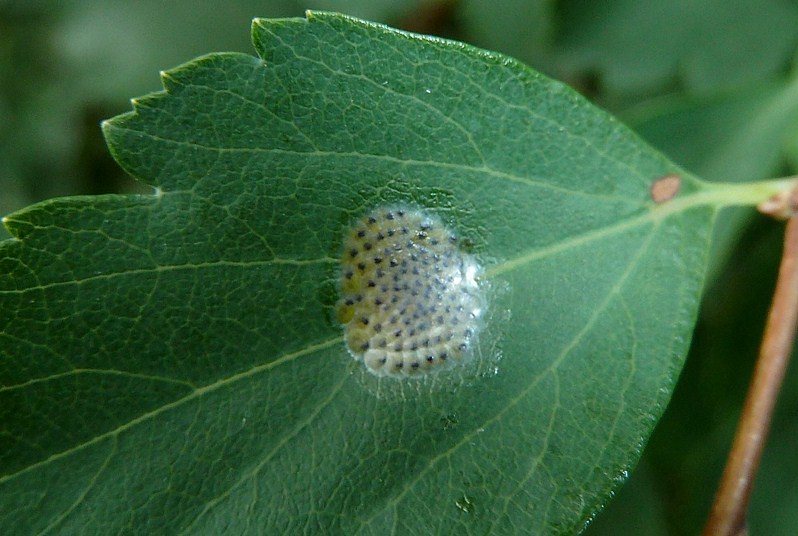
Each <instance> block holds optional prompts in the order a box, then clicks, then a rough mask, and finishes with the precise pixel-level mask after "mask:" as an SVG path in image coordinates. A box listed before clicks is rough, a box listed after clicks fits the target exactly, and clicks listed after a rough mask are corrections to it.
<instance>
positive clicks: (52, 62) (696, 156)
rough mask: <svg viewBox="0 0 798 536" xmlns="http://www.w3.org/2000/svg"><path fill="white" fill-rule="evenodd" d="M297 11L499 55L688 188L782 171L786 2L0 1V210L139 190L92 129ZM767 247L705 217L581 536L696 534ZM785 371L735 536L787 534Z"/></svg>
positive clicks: (738, 223) (796, 17) (760, 307)
mask: <svg viewBox="0 0 798 536" xmlns="http://www.w3.org/2000/svg"><path fill="white" fill-rule="evenodd" d="M306 8H311V9H321V10H334V11H340V12H344V13H348V14H351V15H355V16H359V17H363V18H368V19H371V20H376V21H380V22H385V23H388V24H390V25H392V26H398V27H401V28H405V29H408V30H412V31H416V32H423V33H431V34H436V35H441V36H444V37H449V38H455V39H459V40H462V41H466V42H469V43H472V44H475V45H477V46H481V47H484V48H489V49H493V50H497V51H500V52H504V53H507V54H509V55H512V56H514V57H516V58H518V59H520V60H522V61H524V62H526V63H528V64H529V65H531V66H533V67H534V68H536V69H538V70H540V71H542V72H544V73H546V74H548V75H550V76H553V77H555V78H558V79H560V80H564V81H565V82H567V83H569V84H570V85H572V86H574V87H575V88H576V89H578V90H579V91H580V92H582V93H583V94H584V95H586V96H587V97H588V98H589V99H591V100H592V101H593V102H595V103H596V104H598V105H599V106H602V107H604V108H605V109H607V110H609V111H610V112H612V113H614V114H616V115H618V116H620V117H621V118H622V119H623V120H624V121H626V122H627V124H629V125H630V126H631V127H632V128H633V129H635V130H636V131H637V132H638V133H639V134H640V135H641V136H642V137H643V138H645V139H647V140H648V141H649V142H650V143H652V144H653V145H655V146H656V147H658V148H659V149H660V150H662V151H663V152H665V153H666V154H668V155H669V156H670V157H671V158H672V159H673V160H674V161H676V162H677V163H679V164H681V165H682V166H684V167H686V168H688V169H690V170H691V171H693V172H695V173H697V174H698V175H700V176H702V177H704V178H706V179H712V180H722V181H736V180H756V179H762V178H768V177H773V176H782V175H788V174H796V173H798V74H797V73H798V69H796V50H798V0H671V1H668V2H662V1H660V0H604V1H601V2H596V1H591V0H559V1H555V0H459V1H458V0H406V1H397V0H340V1H335V0H302V1H300V0H261V1H255V0H231V1H228V2H224V3H220V2H203V1H198V0H172V1H170V2H163V1H160V0H138V1H137V2H128V1H123V0H104V1H99V0H97V1H91V0H71V1H70V0H61V1H55V0H52V1H43V0H42V1H36V0H27V1H22V0H20V1H13V0H11V1H9V0H0V214H6V213H9V212H11V211H13V210H15V209H18V208H21V207H23V206H25V205H28V204H30V203H32V202H35V201H38V200H42V199H45V198H48V197H53V196H58V195H76V194H99V193H107V192H137V191H138V192H146V191H148V189H147V188H145V187H143V186H142V185H139V184H137V183H135V182H134V181H133V180H132V179H130V178H128V177H126V176H125V175H124V173H122V171H121V170H120V169H119V168H118V166H117V165H116V164H115V163H114V162H113V160H112V159H111V157H110V155H109V154H108V151H107V150H106V148H105V144H104V142H103V139H102V136H101V133H100V129H99V122H100V121H101V120H102V119H104V118H108V117H111V116H113V115H116V114H119V113H122V112H125V111H127V110H129V108H130V106H129V103H128V100H129V98H131V97H134V96H138V95H142V94H145V93H147V92H150V91H157V90H159V89H160V82H159V79H158V76H157V73H158V71H159V70H161V69H165V68H169V67H173V66H175V65H177V64H179V63H182V62H185V61H187V60H190V59H191V58H193V57H195V56H198V55H201V54H204V53H207V52H212V51H222V50H233V51H241V52H247V53H253V52H252V48H251V45H250V42H249V24H250V20H251V19H252V18H253V17H255V16H261V17H285V16H302V13H303V10H304V9H306ZM4 232H5V231H0V233H4ZM781 233H782V225H780V224H778V223H775V222H771V221H767V220H765V218H762V217H759V216H757V215H755V214H752V211H750V210H739V211H735V210H731V211H728V212H727V213H724V214H723V216H722V217H721V218H720V220H719V222H718V231H717V240H716V241H715V246H714V251H713V255H712V264H711V270H710V274H709V277H708V280H707V288H706V293H705V298H704V304H703V308H702V312H701V317H700V319H699V321H698V326H697V329H696V332H695V336H694V340H693V345H692V350H691V352H690V355H689V356H688V360H687V364H686V367H685V369H684V371H683V374H682V376H681V378H680V380H679V384H678V386H677V388H676V392H675V394H674V397H673V400H672V403H671V405H670V407H669V408H668V410H667V412H666V414H665V416H664V418H663V419H662V420H661V421H660V423H659V425H658V427H657V429H656V431H655V433H654V435H653V436H652V438H651V440H650V441H649V443H648V445H647V446H646V449H645V451H644V455H643V458H642V460H641V462H640V465H639V466H638V468H637V469H636V470H635V471H634V472H632V475H631V478H630V480H629V482H628V484H627V485H626V486H624V487H623V488H622V489H621V490H620V491H619V492H618V494H617V496H616V498H615V499H614V500H613V501H612V502H611V503H610V504H609V505H608V507H607V509H606V510H605V511H604V512H602V513H601V514H599V515H598V516H597V518H596V520H595V521H594V523H593V524H592V525H591V526H590V527H589V528H588V529H587V531H586V534H588V535H591V536H599V535H617V534H635V535H638V534H640V535H669V534H696V533H697V532H698V531H699V530H700V528H701V526H702V523H703V520H704V518H705V516H706V513H707V511H708V509H709V505H710V502H711V500H712V496H713V493H714V489H715V486H716V483H717V480H718V478H719V475H720V472H721V470H722V467H723V463H724V461H725V456H726V454H727V451H728V447H729V444H730V442H731V438H732V434H733V432H734V427H735V422H736V418H737V416H738V414H739V410H740V406H741V404H742V400H743V398H744V396H745V390H746V387H747V383H748V380H749V375H750V372H751V369H752V367H753V363H754V359H755V356H756V351H757V346H758V342H759V338H760V335H761V331H762V327H763V324H764V320H765V316H766V313H767V308H768V304H769V300H770V293H771V291H772V288H773V284H774V281H775V274H776V268H777V264H778V256H779V253H780V248H781V245H780V241H781ZM6 236H7V235H5V234H0V237H6ZM663 321H667V319H663ZM794 369H795V367H793V368H792V369H791V370H790V371H789V372H788V376H787V378H786V384H785V389H784V391H783V393H782V396H781V398H780V400H779V406H778V411H777V415H776V419H775V422H774V428H773V430H772V434H771V438H770V442H769V446H768V448H767V450H766V452H765V457H764V461H763V467H762V471H761V474H760V476H759V478H758V480H757V483H756V487H755V490H754V497H753V504H752V511H751V525H752V534H768V535H782V534H783V535H792V534H798V487H796V486H795V482H796V481H798V456H796V452H798V449H797V448H796V447H798V376H796V371H795V370H794ZM530 433H534V431H533V430H530Z"/></svg>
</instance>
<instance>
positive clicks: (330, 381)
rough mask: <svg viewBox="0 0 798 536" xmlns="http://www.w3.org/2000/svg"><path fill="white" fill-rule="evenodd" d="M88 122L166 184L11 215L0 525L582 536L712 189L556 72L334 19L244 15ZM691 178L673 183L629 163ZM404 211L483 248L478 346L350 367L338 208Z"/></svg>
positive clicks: (647, 387)
mask: <svg viewBox="0 0 798 536" xmlns="http://www.w3.org/2000/svg"><path fill="white" fill-rule="evenodd" d="M253 40H254V43H255V47H256V49H257V52H258V55H259V57H258V58H255V57H250V56H247V55H244V54H212V55H209V56H206V57H203V58H200V59H197V60H195V61H193V62H191V63H189V64H186V65H184V66H182V67H179V68H177V69H174V70H171V71H168V72H166V73H165V74H164V75H163V83H164V88H165V92H163V93H159V94H154V95H151V96H148V97H144V98H141V99H137V100H135V101H134V107H135V110H134V112H132V113H130V114H126V115H123V116H120V117H117V118H115V119H113V120H111V121H109V122H107V123H106V124H105V133H106V136H107V139H108V142H109V146H110V148H111V151H112V152H113V154H114V155H115V157H116V158H117V160H118V161H119V163H120V164H121V165H122V166H123V167H124V168H125V169H126V170H127V171H128V172H129V173H131V174H132V175H133V176H135V177H137V178H139V179H140V180H142V181H145V182H147V183H149V184H151V185H153V186H154V187H155V188H156V191H155V194H154V195H138V196H134V195H126V196H102V197H84V198H68V199H56V200H51V201H48V202H44V203H41V204H38V205H34V206H32V207H29V208H27V209H25V210H23V211H19V212H17V213H15V214H12V215H11V216H8V217H7V218H5V219H4V222H5V225H6V226H7V228H8V230H9V231H10V232H11V233H12V234H13V236H14V237H15V238H14V239H12V240H8V241H5V242H3V243H2V245H1V246H0V273H2V274H3V276H2V277H1V278H0V310H1V311H2V314H0V352H1V353H0V423H2V424H1V425H0V426H2V428H1V429H0V431H1V432H2V433H0V438H1V439H0V493H2V496H3V497H4V500H3V502H2V504H0V532H2V533H5V534H28V533H34V532H36V533H38V532H55V533H64V534H68V533H102V534H111V533H119V532H141V531H147V532H151V533H170V534H179V533H184V534H198V533H213V534H218V533H223V532H228V533H232V534H247V533H253V534H264V533H265V534H298V533H318V534H331V533H332V534H379V535H383V534H388V533H396V534H430V533H433V534H453V533H458V534H484V533H495V534H502V533H511V532H517V531H525V532H526V531H528V532H531V533H541V534H559V533H571V532H573V531H574V530H576V529H578V528H579V527H581V526H583V525H584V524H585V523H586V522H587V521H588V520H589V519H590V518H591V517H592V516H593V514H594V513H595V512H596V511H597V509H599V508H600V507H601V505H602V504H604V502H606V501H607V500H608V497H609V496H610V494H611V493H612V491H613V490H614V489H615V488H617V486H618V485H620V483H621V482H622V481H623V479H624V478H625V476H626V474H627V472H628V471H629V470H630V469H631V468H632V467H633V466H634V464H635V461H636V459H637V457H638V455H639V451H640V448H641V446H642V445H643V444H644V442H645V440H646V438H647V436H648V435H649V433H650V432H651V429H652V427H653V426H654V423H655V422H656V421H657V419H658V417H659V415H660V414H661V412H662V409H663V406H664V404H665V403H666V402H667V400H668V397H669V395H670V392H671V388H672V385H673V381H674V379H675V377H676V375H677V374H678V371H679V370H680V367H681V364H682V360H683V357H684V354H685V352H686V349H687V344H688V342H689V339H690V333H691V330H692V324H693V321H694V318H695V314H696V307H697V301H698V296H699V292H700V287H701V280H702V274H703V271H704V268H705V264H706V252H707V246H708V236H709V234H710V231H711V225H712V221H713V217H714V214H715V212H716V210H717V208H718V207H719V206H721V205H723V204H726V203H736V202H742V203H751V202H755V201H756V200H758V199H761V198H762V197H763V196H767V195H768V194H769V193H772V191H773V189H774V188H776V187H777V186H770V185H766V186H764V187H757V186H739V187H737V188H736V189H735V188H732V187H724V188H720V187H717V186H715V187H710V186H709V185H706V184H704V183H701V182H700V181H698V180H697V179H695V178H693V177H691V176H690V175H688V174H686V173H682V172H680V171H679V169H678V168H677V167H676V166H675V165H674V164H672V163H671V162H669V161H668V160H666V159H665V158H664V157H662V156H661V155H660V154H658V153H657V152H655V151H654V150H653V149H651V148H649V147H648V146H647V145H645V144H644V143H643V142H641V141H640V140H639V139H638V138H637V137H635V136H634V135H633V134H632V133H630V132H629V131H628V130H627V129H626V128H625V127H623V126H621V125H620V124H619V123H617V121H615V120H614V119H613V118H611V117H609V116H607V115H606V114H604V113H603V112H600V111H598V110H597V109H595V108H593V107H592V106H591V105H589V104H588V103H587V102H586V101H584V100H583V99H582V98H581V97H579V96H578V95H576V94H575V93H574V92H573V91H572V90H570V89H568V88H567V87H565V86H563V85H562V84H559V83H557V82H553V81H551V80H548V79H546V78H544V77H542V76H540V75H538V74H536V73H534V72H532V71H530V70H529V69H527V68H525V67H524V66H522V65H519V64H518V63H516V62H514V61H512V60H510V59H508V58H506V57H503V56H500V55H496V54H492V53H488V52H484V51H480V50H477V49H474V48H470V47H468V46H465V45H462V44H459V43H454V42H447V41H442V40H438V39H432V38H422V37H419V36H414V35H411V34H406V33H402V32H398V31H394V30H391V29H388V28H386V27H383V26H378V25H373V24H369V23H365V22H362V21H358V20H354V19H350V18H347V17H344V16H340V15H333V14H309V15H308V17H307V19H285V20H256V21H255V23H254V25H253ZM671 173H677V174H681V181H682V184H681V190H680V192H679V194H678V196H677V197H675V198H674V199H671V200H668V201H664V202H662V203H660V204H655V203H654V202H653V201H652V200H651V196H650V193H649V188H650V186H651V184H652V182H653V181H654V180H655V179H657V178H658V177H661V176H663V175H665V174H671ZM397 203H398V204H404V205H408V206H417V207H420V208H421V209H423V210H425V211H428V212H429V213H430V214H433V215H436V216H437V217H440V218H441V219H442V220H443V221H444V222H445V224H446V225H447V226H448V227H450V228H451V229H452V230H454V231H455V232H456V233H457V234H458V235H460V236H462V237H464V238H466V239H467V240H465V242H467V243H470V247H469V250H470V252H471V253H472V254H473V255H474V256H475V258H476V259H477V260H478V261H479V262H480V263H482V265H483V266H484V272H482V274H481V276H480V277H481V280H482V284H483V285H484V286H485V288H487V289H488V292H489V294H488V306H487V311H488V312H487V314H486V322H485V327H484V328H483V330H482V333H480V335H479V338H478V347H477V348H476V351H475V356H474V359H473V362H472V363H471V364H470V365H460V366H454V367H453V368H451V369H450V370H449V371H445V372H443V373H441V374H440V375H437V376H431V377H427V378H426V380H418V379H403V380H396V379H393V378H383V379H380V380H378V379H377V378H376V377H373V376H371V375H370V374H369V373H367V372H365V371H364V367H363V365H362V364H361V363H358V362H356V361H354V360H353V359H352V358H351V357H350V356H349V354H348V352H347V350H346V349H345V346H344V342H343V334H342V329H341V327H340V326H339V325H338V324H337V323H336V321H335V320H334V316H335V315H334V311H333V309H334V304H335V300H336V292H337V289H336V286H337V280H338V277H339V260H338V259H339V256H340V255H341V248H342V242H343V240H344V236H345V234H346V232H347V229H348V228H349V225H350V224H352V223H353V222H354V221H355V220H356V219H358V218H359V217H362V216H363V215H364V214H366V213H368V211H370V210H371V209H373V208H374V207H377V206H382V205H388V204H397Z"/></svg>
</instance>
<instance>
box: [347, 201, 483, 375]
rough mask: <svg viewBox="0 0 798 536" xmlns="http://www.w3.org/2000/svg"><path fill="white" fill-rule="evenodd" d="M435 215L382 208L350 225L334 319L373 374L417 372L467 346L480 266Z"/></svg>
mask: <svg viewBox="0 0 798 536" xmlns="http://www.w3.org/2000/svg"><path fill="white" fill-rule="evenodd" d="M458 242H459V241H458V239H457V237H456V236H455V235H453V234H452V233H451V232H450V231H449V230H447V229H446V228H445V227H444V225H443V222H441V220H440V219H438V218H436V217H434V216H431V215H429V214H425V213H424V212H422V211H419V210H415V209H410V208H407V207H389V208H379V209H376V210H374V211H372V212H370V213H368V214H366V215H365V216H364V217H363V218H362V219H361V220H359V221H358V222H356V223H355V225H354V226H353V227H352V228H351V229H350V230H349V232H348V234H347V236H346V238H345V241H344V250H343V256H342V259H341V300H340V302H339V305H338V319H339V321H340V322H341V323H342V324H344V330H345V334H346V344H347V347H348V349H349V352H350V353H351V354H352V357H354V358H355V359H357V360H359V361H363V362H364V363H365V365H366V367H367V368H368V370H369V371H370V372H372V373H374V374H376V375H378V376H392V377H397V378H403V377H422V376H425V375H426V374H428V373H430V372H433V371H437V370H440V369H442V368H444V367H445V366H448V365H450V364H453V363H458V362H462V361H463V360H464V359H465V358H467V357H468V356H469V354H470V353H471V351H472V347H473V345H474V342H475V339H476V336H477V333H478V331H479V328H480V326H481V324H480V321H481V318H482V315H483V312H484V307H485V298H484V292H483V289H481V288H480V285H479V283H478V282H477V273H478V271H479V265H478V264H477V263H476V261H475V260H474V259H473V258H472V257H471V256H470V255H467V254H465V253H463V252H462V251H460V248H459V244H458Z"/></svg>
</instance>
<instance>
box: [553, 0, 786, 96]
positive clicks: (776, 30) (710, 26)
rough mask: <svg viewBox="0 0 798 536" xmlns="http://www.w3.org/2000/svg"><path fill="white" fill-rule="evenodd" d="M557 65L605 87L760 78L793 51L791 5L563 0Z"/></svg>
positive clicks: (769, 0) (696, 86)
mask: <svg viewBox="0 0 798 536" xmlns="http://www.w3.org/2000/svg"><path fill="white" fill-rule="evenodd" d="M561 17H562V19H563V20H564V21H566V22H564V23H563V24H562V28H563V31H562V34H561V36H560V43H561V45H562V48H561V50H560V51H559V52H558V54H560V57H561V60H562V61H563V68H564V70H566V71H570V72H574V71H577V72H582V73H589V74H592V75H595V74H598V75H599V76H600V79H601V82H602V85H603V86H604V87H606V89H607V90H608V91H609V92H610V93H627V94H628V93H632V92H651V91H657V90H659V91H661V89H662V88H663V87H665V88H667V87H669V86H673V85H674V83H678V84H680V85H682V86H684V87H685V88H687V89H689V90H693V91H696V90H697V91H706V90H713V89H719V88H728V87H733V86H740V85H745V84H750V83H752V82H759V81H761V80H763V79H766V78H769V77H773V75H774V74H777V73H780V72H781V71H782V70H783V69H784V67H785V66H787V64H788V63H789V61H790V59H791V58H792V55H793V54H794V50H795V45H796V37H795V26H796V24H798V6H796V5H795V4H794V3H789V2H780V1H779V0H761V1H759V2H750V1H748V0H701V1H696V0H674V1H671V2H658V1H657V0H647V1H642V2H641V1H635V0H612V1H610V2H584V1H580V0H570V1H566V2H564V3H563V4H562V13H561Z"/></svg>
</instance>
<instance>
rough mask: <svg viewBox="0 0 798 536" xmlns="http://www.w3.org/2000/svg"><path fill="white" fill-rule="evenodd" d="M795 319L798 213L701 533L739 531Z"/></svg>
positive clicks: (738, 535)
mask: <svg viewBox="0 0 798 536" xmlns="http://www.w3.org/2000/svg"><path fill="white" fill-rule="evenodd" d="M796 324H798V215H795V214H793V215H792V216H791V217H790V218H789V220H788V221H787V229H786V231H785V236H784V252H783V253H782V259H781V265H780V267H779V276H778V280H777V281H776V290H775V292H774V295H773V303H772V304H771V307H770V314H769V315H768V320H767V325H766V326H765V334H764V336H763V338H762V346H761V347H760V349H759V359H758V360H757V364H756V369H755V370H754V376H753V378H752V380H751V386H750V387H749V389H748V395H747V396H746V399H745V406H744V407H743V414H742V416H741V417H740V422H739V424H738V425H737V432H736V434H735V436H734V442H733V444H732V448H731V452H730V453H729V458H728V460H727V461H726V468H725V469H724V471H723V476H722V477H721V481H720V485H719V487H718V491H717V494H716V495H715V502H714V504H713V505H712V511H711V512H710V514H709V518H708V519H707V523H706V525H705V526H704V532H703V536H745V535H746V534H748V526H747V521H746V516H747V511H748V499H749V497H750V496H751V486H752V484H753V481H754V477H755V475H756V472H757V469H758V468H759V460H760V459H761V457H762V450H763V448H764V445H765V439H766V438H767V434H768V429H769V428H770V421H771V418H772V416H773V407H774V405H775V403H776V398H777V396H778V393H779V390H780V388H781V383H782V380H783V379H784V373H785V371H786V369H787V364H788V363H789V359H790V354H791V353H792V348H793V342H794V340H795V331H796Z"/></svg>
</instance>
